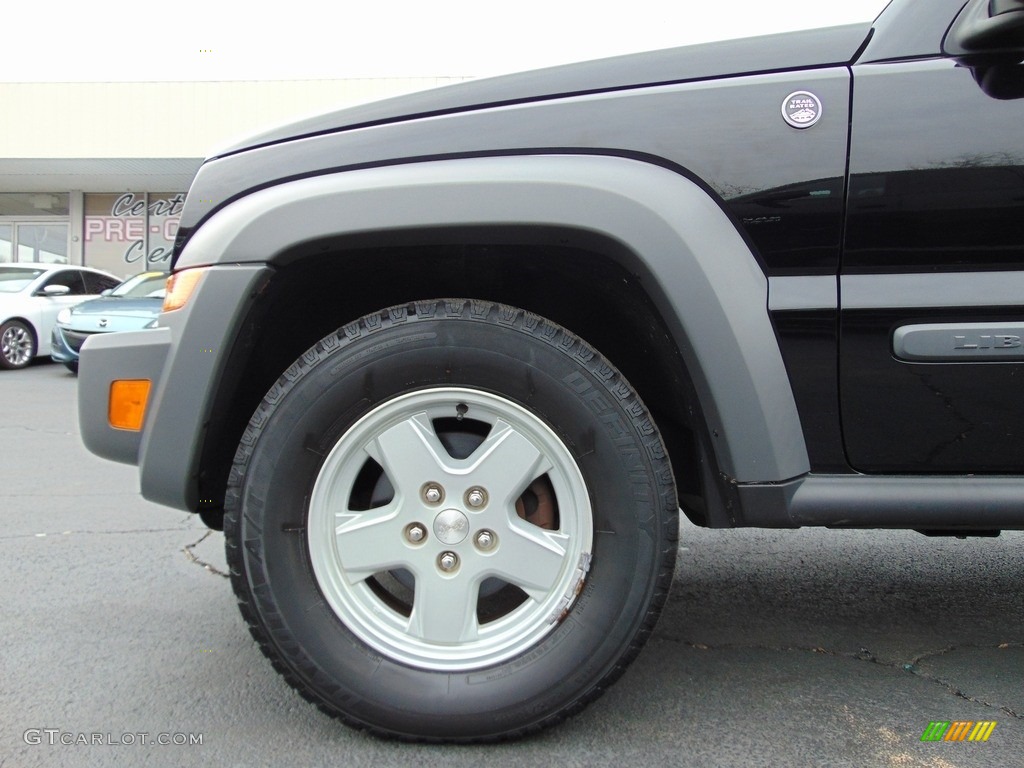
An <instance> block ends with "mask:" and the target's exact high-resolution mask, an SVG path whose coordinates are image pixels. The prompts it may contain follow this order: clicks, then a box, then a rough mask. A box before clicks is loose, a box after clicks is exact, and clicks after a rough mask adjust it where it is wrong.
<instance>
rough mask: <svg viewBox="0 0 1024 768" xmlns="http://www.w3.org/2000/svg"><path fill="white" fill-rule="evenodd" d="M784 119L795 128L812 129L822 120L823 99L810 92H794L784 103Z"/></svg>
mask: <svg viewBox="0 0 1024 768" xmlns="http://www.w3.org/2000/svg"><path fill="white" fill-rule="evenodd" d="M782 119H783V120H785V121H786V122H787V123H789V124H790V125H791V126H793V127H794V128H801V129H802V128H810V127H811V126H812V125H814V124H815V123H816V122H818V121H819V120H820V119H821V99H819V98H818V97H817V96H815V95H814V94H813V93H811V92H810V91H794V92H793V93H791V94H789V96H787V97H786V100H785V101H783V102H782Z"/></svg>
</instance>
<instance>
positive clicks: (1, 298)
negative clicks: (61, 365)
mask: <svg viewBox="0 0 1024 768" xmlns="http://www.w3.org/2000/svg"><path fill="white" fill-rule="evenodd" d="M119 282H120V281H119V280H118V279H117V278H116V277H115V276H114V275H111V274H110V273H108V272H101V271H100V270H98V269H91V268H89V267H73V266H67V265H66V264H2V265H0V368H24V367H25V366H26V365H28V364H29V363H30V362H32V359H33V358H34V357H37V356H39V355H48V354H50V335H51V333H52V332H53V324H54V323H55V322H56V320H57V314H58V313H59V312H60V311H61V310H62V309H64V308H66V307H72V306H74V305H75V304H79V303H81V302H83V301H85V300H86V299H94V298H97V297H99V295H100V294H101V293H103V291H105V290H107V289H109V288H113V287H114V286H116V285H117V284H118V283H119Z"/></svg>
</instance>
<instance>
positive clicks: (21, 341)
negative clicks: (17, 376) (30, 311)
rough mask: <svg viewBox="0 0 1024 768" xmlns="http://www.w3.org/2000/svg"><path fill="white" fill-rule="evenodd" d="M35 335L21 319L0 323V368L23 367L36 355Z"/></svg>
mask: <svg viewBox="0 0 1024 768" xmlns="http://www.w3.org/2000/svg"><path fill="white" fill-rule="evenodd" d="M36 349H37V346H36V335H35V333H33V331H32V327H31V326H29V325H26V324H25V323H23V322H21V320H8V321H7V322H6V323H4V324H3V325H0V368H8V369H12V368H24V367H25V366H26V365H28V364H29V363H31V362H32V359H33V358H34V357H35V356H36Z"/></svg>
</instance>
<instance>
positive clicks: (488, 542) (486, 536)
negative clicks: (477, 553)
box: [475, 530, 498, 549]
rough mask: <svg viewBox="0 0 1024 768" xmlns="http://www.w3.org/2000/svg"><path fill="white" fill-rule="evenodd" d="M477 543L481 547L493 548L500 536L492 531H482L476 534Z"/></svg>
mask: <svg viewBox="0 0 1024 768" xmlns="http://www.w3.org/2000/svg"><path fill="white" fill-rule="evenodd" d="M475 541H476V545H477V547H478V548H479V549H491V548H492V547H493V546H494V545H495V544H496V543H497V541H498V537H497V536H495V535H494V534H493V533H492V532H491V531H487V530H484V531H480V532H479V533H477V535H476V539H475Z"/></svg>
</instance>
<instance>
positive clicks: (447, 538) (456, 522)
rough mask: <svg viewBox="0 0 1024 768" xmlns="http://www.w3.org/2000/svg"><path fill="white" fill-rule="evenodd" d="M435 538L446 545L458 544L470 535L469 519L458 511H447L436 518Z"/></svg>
mask: <svg viewBox="0 0 1024 768" xmlns="http://www.w3.org/2000/svg"><path fill="white" fill-rule="evenodd" d="M433 528H434V536H436V537H437V539H438V540H439V541H441V542H443V543H445V544H449V545H452V544H458V543H460V542H462V541H464V540H465V538H466V536H468V535H469V518H467V517H466V516H465V515H464V514H463V513H462V512H460V511H459V510H457V509H446V510H445V511H444V512H442V513H441V514H439V515H438V516H437V517H435V518H434V526H433Z"/></svg>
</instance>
